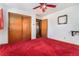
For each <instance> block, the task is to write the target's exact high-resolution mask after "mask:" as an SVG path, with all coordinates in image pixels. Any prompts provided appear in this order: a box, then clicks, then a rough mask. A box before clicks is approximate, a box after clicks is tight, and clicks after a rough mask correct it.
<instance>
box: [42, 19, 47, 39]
mask: <svg viewBox="0 0 79 59" xmlns="http://www.w3.org/2000/svg"><path fill="white" fill-rule="evenodd" d="M47 29H48V21H47V19H43V20H41V37H45V38H46V37H47Z"/></svg>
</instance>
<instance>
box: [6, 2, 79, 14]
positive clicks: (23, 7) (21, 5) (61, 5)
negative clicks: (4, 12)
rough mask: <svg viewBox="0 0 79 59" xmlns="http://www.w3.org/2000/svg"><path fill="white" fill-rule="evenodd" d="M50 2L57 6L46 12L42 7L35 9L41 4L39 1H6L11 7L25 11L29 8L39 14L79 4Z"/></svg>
mask: <svg viewBox="0 0 79 59" xmlns="http://www.w3.org/2000/svg"><path fill="white" fill-rule="evenodd" d="M48 4H54V5H56V8H48V9H47V10H46V12H42V11H41V10H40V8H38V9H35V10H33V8H34V7H36V6H38V5H39V4H38V3H6V4H5V5H6V6H9V7H11V8H18V9H20V10H24V11H27V10H28V11H32V12H34V13H35V14H36V15H38V16H44V15H48V14H51V13H54V12H57V11H60V10H62V9H64V8H68V7H71V6H75V5H79V3H48Z"/></svg>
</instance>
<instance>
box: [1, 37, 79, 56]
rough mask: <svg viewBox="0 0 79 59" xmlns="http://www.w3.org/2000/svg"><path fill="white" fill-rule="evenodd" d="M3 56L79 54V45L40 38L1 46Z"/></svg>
mask: <svg viewBox="0 0 79 59" xmlns="http://www.w3.org/2000/svg"><path fill="white" fill-rule="evenodd" d="M0 55H1V56H79V46H77V45H74V44H69V43H65V42H60V41H56V40H54V39H48V38H39V39H34V40H31V41H22V42H18V43H15V44H11V45H9V44H6V45H1V46H0Z"/></svg>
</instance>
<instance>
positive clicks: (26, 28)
mask: <svg viewBox="0 0 79 59" xmlns="http://www.w3.org/2000/svg"><path fill="white" fill-rule="evenodd" d="M23 39H24V40H30V39H31V17H30V16H23Z"/></svg>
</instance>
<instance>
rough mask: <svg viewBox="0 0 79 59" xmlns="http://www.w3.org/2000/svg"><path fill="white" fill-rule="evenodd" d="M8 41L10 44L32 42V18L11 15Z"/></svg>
mask: <svg viewBox="0 0 79 59" xmlns="http://www.w3.org/2000/svg"><path fill="white" fill-rule="evenodd" d="M8 39H9V43H15V42H18V41H21V40H31V17H30V16H25V15H20V14H15V13H9V27H8Z"/></svg>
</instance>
